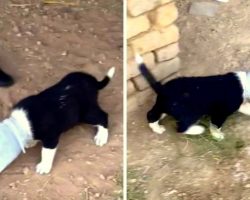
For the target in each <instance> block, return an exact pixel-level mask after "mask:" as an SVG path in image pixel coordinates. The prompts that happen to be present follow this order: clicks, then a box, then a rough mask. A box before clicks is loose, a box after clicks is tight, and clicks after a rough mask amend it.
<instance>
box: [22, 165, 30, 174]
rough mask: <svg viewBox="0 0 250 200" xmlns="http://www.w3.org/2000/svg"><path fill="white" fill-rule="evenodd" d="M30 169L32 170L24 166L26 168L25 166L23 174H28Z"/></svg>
mask: <svg viewBox="0 0 250 200" xmlns="http://www.w3.org/2000/svg"><path fill="white" fill-rule="evenodd" d="M29 171H30V170H29V168H28V167H24V168H23V174H24V175H27V174H28V173H29Z"/></svg>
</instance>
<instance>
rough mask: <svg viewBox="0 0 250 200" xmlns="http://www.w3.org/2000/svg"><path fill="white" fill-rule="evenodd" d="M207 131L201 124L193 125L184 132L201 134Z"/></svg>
mask: <svg viewBox="0 0 250 200" xmlns="http://www.w3.org/2000/svg"><path fill="white" fill-rule="evenodd" d="M204 132H205V128H204V127H203V126H200V125H193V126H190V127H189V128H188V130H186V131H185V132H184V133H185V134H187V135H200V134H202V133H204Z"/></svg>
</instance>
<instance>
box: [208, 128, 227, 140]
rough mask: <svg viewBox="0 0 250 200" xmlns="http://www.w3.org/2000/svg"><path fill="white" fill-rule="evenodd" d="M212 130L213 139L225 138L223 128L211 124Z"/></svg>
mask: <svg viewBox="0 0 250 200" xmlns="http://www.w3.org/2000/svg"><path fill="white" fill-rule="evenodd" d="M210 132H211V135H212V137H213V139H215V140H217V141H221V140H223V139H224V134H223V133H222V132H221V130H220V129H218V128H217V127H216V126H214V125H212V124H210Z"/></svg>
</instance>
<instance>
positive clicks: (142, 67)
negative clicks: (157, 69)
mask: <svg viewBox="0 0 250 200" xmlns="http://www.w3.org/2000/svg"><path fill="white" fill-rule="evenodd" d="M135 61H136V63H137V64H138V66H139V70H140V72H141V74H142V75H143V76H144V78H145V79H146V80H147V81H148V83H149V85H150V86H151V87H152V88H153V90H154V91H155V92H156V93H157V94H159V93H160V92H161V88H162V85H161V83H160V82H158V81H156V79H155V77H154V76H153V74H152V73H151V72H150V71H149V70H148V68H147V67H146V65H145V64H144V61H143V58H142V57H141V56H140V55H139V54H136V56H135Z"/></svg>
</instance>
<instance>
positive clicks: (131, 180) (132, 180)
mask: <svg viewBox="0 0 250 200" xmlns="http://www.w3.org/2000/svg"><path fill="white" fill-rule="evenodd" d="M128 182H129V183H136V182H137V179H135V178H134V179H130V180H128Z"/></svg>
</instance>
